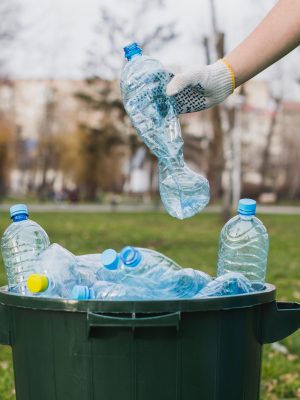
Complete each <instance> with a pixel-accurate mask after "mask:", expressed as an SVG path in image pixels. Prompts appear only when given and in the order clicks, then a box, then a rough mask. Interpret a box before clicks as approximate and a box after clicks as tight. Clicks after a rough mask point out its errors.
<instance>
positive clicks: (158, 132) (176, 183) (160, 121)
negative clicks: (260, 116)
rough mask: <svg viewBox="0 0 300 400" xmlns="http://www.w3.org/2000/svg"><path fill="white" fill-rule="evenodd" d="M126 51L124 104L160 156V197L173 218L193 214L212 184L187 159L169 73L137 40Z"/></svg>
mask: <svg viewBox="0 0 300 400" xmlns="http://www.w3.org/2000/svg"><path fill="white" fill-rule="evenodd" d="M124 51H125V56H126V58H127V60H128V61H129V62H128V63H126V65H125V66H124V68H123V71H122V76H121V92H122V97H123V103H124V106H125V109H126V112H127V113H128V115H129V117H130V119H131V121H132V124H133V126H134V127H135V129H136V130H137V132H138V134H139V136H140V137H141V138H142V140H143V141H144V142H145V144H146V145H147V146H148V147H149V149H150V150H151V151H152V153H153V154H154V155H155V156H156V157H157V158H158V161H159V162H158V173H159V190H160V195H161V200H162V202H163V204H164V207H165V209H166V210H167V211H168V213H169V214H170V215H172V216H173V217H177V218H179V219H183V218H188V217H192V216H193V215H195V214H196V213H198V212H200V211H201V210H202V209H203V208H204V207H205V206H206V205H207V203H208V202H209V197H210V195H209V184H208V181H207V179H205V178H204V177H203V176H200V175H198V174H196V173H195V172H193V171H192V170H191V169H190V168H189V167H188V166H187V165H186V164H185V162H184V158H183V140H182V137H181V130H180V124H179V121H178V118H177V116H176V112H175V107H174V104H173V100H172V98H170V97H168V96H167V95H166V90H165V89H166V85H167V83H168V82H169V80H170V75H169V74H168V73H167V72H166V71H165V70H164V68H163V66H162V64H161V63H160V62H159V61H157V60H154V59H151V58H150V57H147V56H144V55H142V50H141V48H140V47H139V46H138V45H137V43H132V44H131V45H129V46H126V47H124Z"/></svg>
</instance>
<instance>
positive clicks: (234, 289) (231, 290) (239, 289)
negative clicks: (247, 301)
mask: <svg viewBox="0 0 300 400" xmlns="http://www.w3.org/2000/svg"><path fill="white" fill-rule="evenodd" d="M253 291H254V289H253V288H252V285H251V282H250V281H249V279H248V278H246V277H245V276H244V275H243V274H240V273H238V272H227V273H225V274H224V275H220V276H219V277H218V278H216V279H214V280H211V281H210V282H209V283H208V285H207V286H205V287H204V288H203V289H202V290H201V291H200V292H199V294H198V295H197V296H195V297H196V298H201V297H215V296H233V295H239V294H245V293H251V292H253Z"/></svg>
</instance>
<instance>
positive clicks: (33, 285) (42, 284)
mask: <svg viewBox="0 0 300 400" xmlns="http://www.w3.org/2000/svg"><path fill="white" fill-rule="evenodd" d="M37 261H38V266H37V269H36V273H35V274H32V275H30V276H29V277H28V280H27V287H28V289H29V291H30V292H31V293H32V294H34V295H36V296H42V297H62V298H71V293H72V290H73V287H74V286H75V285H87V286H88V285H89V286H91V285H92V284H93V283H94V282H95V280H96V278H95V272H94V271H93V270H92V269H88V268H83V269H82V268H77V259H76V257H75V256H74V254H72V253H71V252H70V251H68V250H66V249H65V248H63V247H62V246H60V245H58V244H56V243H53V244H52V245H51V246H49V247H48V248H47V249H46V250H45V251H44V252H43V253H41V254H40V256H39V257H38V259H37Z"/></svg>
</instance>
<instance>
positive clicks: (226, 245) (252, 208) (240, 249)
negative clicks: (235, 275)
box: [218, 199, 269, 290]
mask: <svg viewBox="0 0 300 400" xmlns="http://www.w3.org/2000/svg"><path fill="white" fill-rule="evenodd" d="M255 214H256V202H255V201H254V200H251V199H242V200H240V201H239V205H238V215H237V216H235V217H234V218H232V219H231V220H230V221H228V222H227V223H226V224H225V226H224V227H223V229H222V231H221V235H220V240H219V255H218V276H220V275H223V274H225V273H227V272H239V273H242V274H243V275H244V276H245V277H247V278H248V279H249V280H250V282H251V283H252V286H253V288H254V289H256V290H262V289H263V288H264V285H265V278H266V267H267V257H268V251H269V237H268V233H267V230H266V228H265V226H264V225H263V223H262V222H261V221H260V220H259V219H258V218H256V217H255Z"/></svg>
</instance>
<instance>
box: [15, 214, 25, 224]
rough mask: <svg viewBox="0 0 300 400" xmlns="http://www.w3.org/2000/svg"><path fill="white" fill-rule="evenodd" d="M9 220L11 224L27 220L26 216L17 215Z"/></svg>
mask: <svg viewBox="0 0 300 400" xmlns="http://www.w3.org/2000/svg"><path fill="white" fill-rule="evenodd" d="M11 219H12V220H13V222H20V221H25V220H26V219H28V215H27V214H17V215H14V216H13V217H12V218H11Z"/></svg>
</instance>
